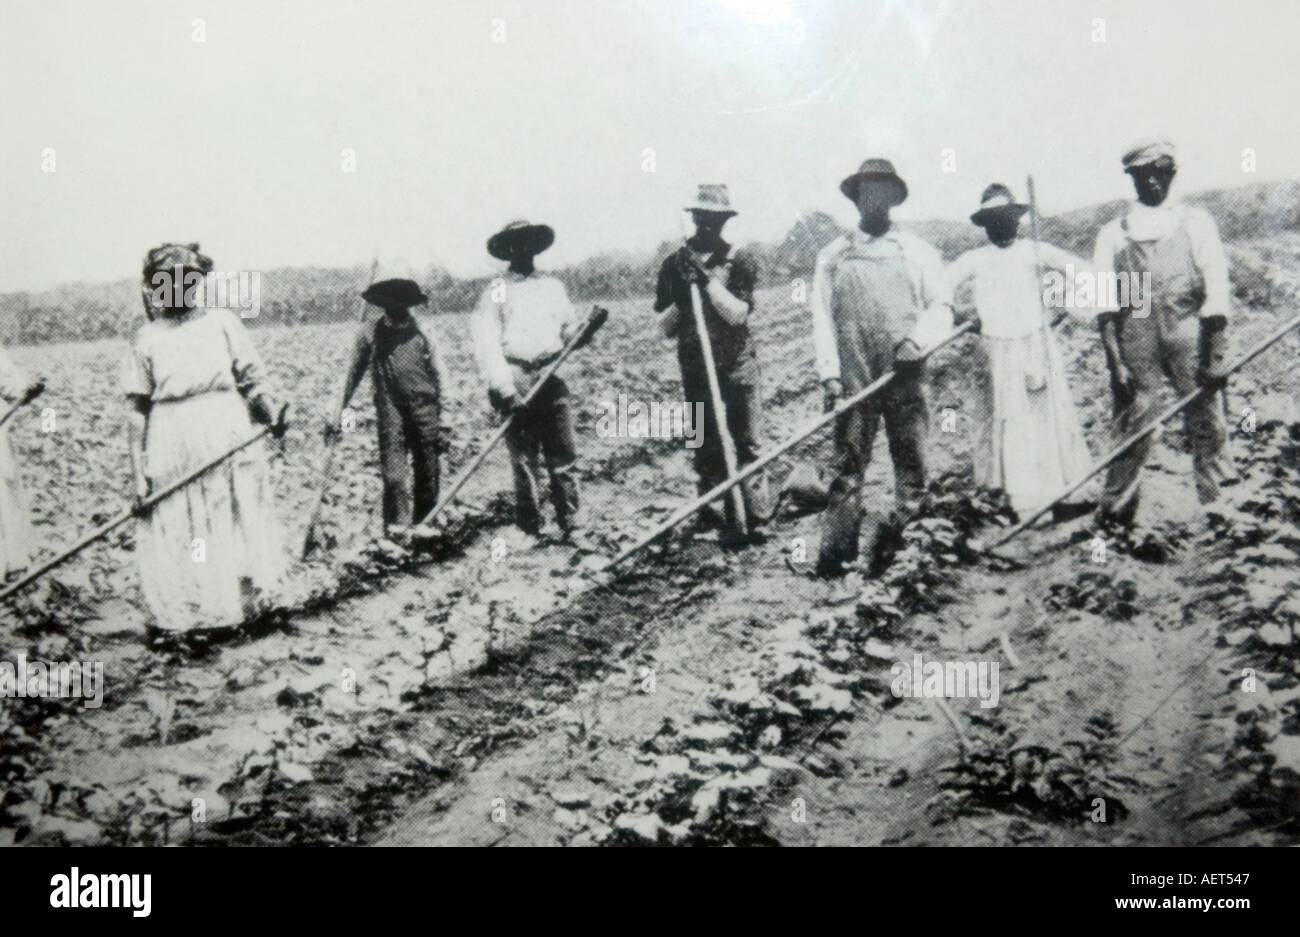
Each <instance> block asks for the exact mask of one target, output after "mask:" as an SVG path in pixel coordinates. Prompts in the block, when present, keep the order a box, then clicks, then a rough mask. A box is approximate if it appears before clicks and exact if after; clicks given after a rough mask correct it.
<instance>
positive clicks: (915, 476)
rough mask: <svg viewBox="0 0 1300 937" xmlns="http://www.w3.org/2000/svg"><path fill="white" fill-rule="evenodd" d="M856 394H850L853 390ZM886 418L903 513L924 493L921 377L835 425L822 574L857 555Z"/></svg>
mask: <svg viewBox="0 0 1300 937" xmlns="http://www.w3.org/2000/svg"><path fill="white" fill-rule="evenodd" d="M850 392H851V391H850ZM881 417H883V418H884V421H885V437H886V438H887V439H888V440H889V454H890V456H891V457H892V458H893V462H894V489H895V493H896V496H897V500H898V509H897V510H898V513H900V514H902V515H904V516H905V515H907V514H909V513H911V512H912V511H915V510H916V508H917V507H918V506H919V504H920V501H921V498H922V496H924V494H925V437H926V433H927V432H928V428H929V412H928V410H927V408H926V402H925V392H924V385H923V381H922V378H921V377H920V376H919V375H918V376H916V377H912V378H906V379H902V378H895V379H894V380H892V381H890V382H889V384H887V385H886V386H885V387H884V389H883V390H881V391H880V392H879V393H877V394H874V395H872V396H871V397H868V398H867V399H866V400H865V401H863V402H862V403H861V404H859V405H858V406H856V407H854V408H853V409H852V410H850V411H848V412H847V413H845V414H843V415H841V416H840V418H839V419H838V420H837V421H836V424H835V457H834V459H833V460H832V462H831V471H832V475H833V478H832V481H831V487H830V493H829V503H828V505H827V507H826V512H825V514H824V515H823V517H822V538H821V547H820V550H819V554H818V558H817V567H818V569H819V571H821V572H822V573H825V574H832V573H837V572H839V571H840V570H841V569H842V567H843V564H844V563H848V562H850V561H852V560H854V559H855V558H856V557H857V555H858V538H859V536H860V535H861V529H862V473H863V472H864V471H866V468H867V466H868V465H869V464H870V463H871V450H872V444H873V443H874V442H875V438H876V430H877V429H878V427H879V425H880V419H881Z"/></svg>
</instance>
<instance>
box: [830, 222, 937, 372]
mask: <svg viewBox="0 0 1300 937" xmlns="http://www.w3.org/2000/svg"><path fill="white" fill-rule="evenodd" d="M886 242H892V243H893V244H897V245H898V247H900V248H901V249H902V253H903V263H904V266H905V267H906V269H907V278H908V281H909V282H910V283H911V285H912V297H913V299H914V300H915V301H916V304H917V306H918V307H919V308H918V312H917V317H916V327H915V328H914V329H913V331H912V335H911V338H912V341H914V342H916V344H917V345H918V346H919V347H920V348H925V347H927V346H929V345H932V344H934V343H935V342H937V341H939V340H940V339H942V338H943V337H944V336H945V335H947V334H948V332H950V331H951V330H952V327H953V325H952V308H951V305H950V295H949V292H948V290H947V285H946V279H945V277H944V271H943V258H942V257H940V255H939V252H938V251H937V250H935V249H934V248H933V247H931V246H930V245H929V244H927V243H926V242H925V241H923V240H921V239H920V238H919V237H916V236H915V235H913V234H908V233H907V232H906V231H899V230H898V229H897V228H890V229H889V230H888V231H886V232H885V233H884V234H883V235H881V236H880V237H873V236H872V235H870V234H867V233H866V232H864V231H861V230H858V229H854V230H853V231H850V232H849V233H848V234H845V235H843V236H841V237H838V238H836V239H835V240H834V241H831V243H829V244H827V245H826V246H825V247H823V248H822V249H821V250H820V251H819V252H818V254H817V264H816V267H815V268H814V270H813V286H812V295H811V296H810V297H809V300H808V304H809V306H810V307H811V309H812V320H813V351H814V354H815V356H816V362H817V374H818V376H819V377H820V378H821V380H823V381H828V380H830V379H832V378H836V379H838V378H839V376H840V352H839V346H838V343H837V341H836V338H835V319H834V315H833V313H832V305H831V301H832V297H831V290H832V285H833V283H834V280H835V278H834V271H835V265H836V264H837V263H838V262H839V259H840V258H841V257H842V256H843V255H844V253H845V252H846V251H847V250H848V249H849V248H850V247H853V248H855V249H856V250H858V251H860V252H870V251H871V250H872V248H873V246H875V245H884V244H885V243H886ZM891 249H892V248H891Z"/></svg>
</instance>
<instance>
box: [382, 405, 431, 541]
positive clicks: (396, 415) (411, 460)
mask: <svg viewBox="0 0 1300 937" xmlns="http://www.w3.org/2000/svg"><path fill="white" fill-rule="evenodd" d="M375 412H376V414H377V415H378V418H379V466H380V471H381V472H382V473H383V476H384V525H385V526H387V525H389V524H403V525H405V524H411V523H414V522H417V521H420V520H423V519H424V517H425V515H427V514H428V513H429V512H430V511H431V510H433V506H434V505H435V504H437V503H438V484H439V466H438V454H439V445H440V441H439V435H438V427H439V425H440V423H441V416H442V414H441V407H440V406H439V403H438V402H437V401H436V400H414V401H399V400H397V399H395V398H394V397H392V396H390V395H388V394H377V395H376V396H375ZM412 489H414V490H412Z"/></svg>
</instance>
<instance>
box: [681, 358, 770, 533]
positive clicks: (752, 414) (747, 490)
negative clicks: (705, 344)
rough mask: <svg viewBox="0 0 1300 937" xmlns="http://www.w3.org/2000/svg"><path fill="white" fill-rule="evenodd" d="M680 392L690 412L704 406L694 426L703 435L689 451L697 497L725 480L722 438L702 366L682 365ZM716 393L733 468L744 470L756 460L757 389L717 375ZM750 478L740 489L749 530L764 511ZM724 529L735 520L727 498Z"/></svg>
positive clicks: (760, 405)
mask: <svg viewBox="0 0 1300 937" xmlns="http://www.w3.org/2000/svg"><path fill="white" fill-rule="evenodd" d="M682 389H683V391H684V393H685V395H686V405H687V406H688V407H691V408H692V410H691V412H692V413H693V412H694V405H695V404H696V403H703V404H704V424H703V426H697V427H696V432H697V433H700V432H702V433H703V440H702V442H701V444H700V446H699V447H698V448H696V449H695V450H693V452H692V457H693V459H694V464H695V474H696V476H697V478H698V482H697V487H698V489H699V492H700V494H704V493H705V492H706V491H709V490H711V489H712V488H713V487H714V486H716V485H718V484H720V483H721V482H723V481H725V480H726V478H727V460H726V457H725V456H724V455H723V449H722V435H721V434H720V433H719V432H718V417H717V414H716V413H714V412H713V409H714V408H713V395H712V394H711V393H710V391H709V381H708V377H707V375H706V374H705V371H704V366H703V364H701V365H699V366H698V368H696V367H692V366H687V365H683V367H682ZM718 391H719V396H721V397H722V407H723V409H724V410H726V412H727V422H726V425H727V431H728V432H729V433H730V434H731V441H732V442H733V443H734V444H735V447H736V467H737V468H738V469H740V468H744V467H745V466H746V465H748V464H749V463H751V462H753V461H754V460H755V459H757V458H758V455H759V449H758V446H759V436H760V434H761V432H762V420H763V403H762V398H761V396H760V394H759V390H758V387H756V386H755V385H754V384H752V383H750V382H749V381H745V382H743V383H742V382H739V381H736V380H733V379H732V378H731V377H730V376H729V375H724V374H719V375H718ZM762 474H763V473H762V472H759V473H758V475H756V476H754V477H751V478H750V479H749V480H748V481H746V482H744V483H743V484H742V485H741V490H742V494H743V496H744V505H745V517H746V518H747V519H748V520H749V523H750V525H751V526H752V525H753V524H754V523H755V522H756V521H758V520H759V518H760V517H761V516H762V515H761V513H760V512H762V511H764V510H766V506H765V505H763V504H762V503H761V502H762V501H763V500H764V499H763V498H762V497H761V496H760V491H761V488H762V483H761V481H760V480H759V478H758V476H761V475H762ZM724 504H725V505H726V507H725V511H726V521H727V526H728V527H737V526H739V525H738V518H736V517H735V509H734V508H733V507H732V501H731V498H730V497H726V498H725V500H724Z"/></svg>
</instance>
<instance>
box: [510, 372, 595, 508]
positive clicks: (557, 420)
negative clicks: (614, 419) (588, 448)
mask: <svg viewBox="0 0 1300 937" xmlns="http://www.w3.org/2000/svg"><path fill="white" fill-rule="evenodd" d="M512 369H513V370H514V371H515V372H516V375H515V376H516V381H515V384H516V388H517V391H518V393H519V396H520V399H523V396H524V394H526V393H528V389H529V388H530V387H531V386H532V379H533V375H532V374H529V373H528V372H525V371H524V370H523V369H520V368H518V367H513V368H512ZM506 446H507V447H508V448H509V450H510V467H511V469H512V471H513V472H514V479H515V522H516V523H517V524H518V525H519V526H520V528H522V529H523V530H525V531H526V532H528V533H530V534H536V533H538V532H539V531H540V530H541V527H542V513H541V506H540V498H539V489H540V487H541V472H540V464H539V463H540V462H541V461H542V460H545V464H546V471H547V474H548V475H549V476H550V482H551V505H552V506H553V507H554V509H555V523H556V524H557V525H558V526H559V528H560V529H561V530H562V531H566V532H567V531H571V530H573V529H574V528H576V527H577V526H578V479H577V474H576V464H577V460H578V453H577V447H576V446H575V444H574V439H573V407H572V403H571V401H570V398H569V388H568V386H566V385H565V383H564V381H562V380H561V379H560V378H558V377H552V378H551V379H550V380H548V381H547V382H546V385H545V386H544V387H543V388H542V389H541V391H540V392H539V393H538V394H537V396H536V397H534V398H533V400H532V401H531V402H529V404H528V406H527V407H524V408H522V409H520V410H518V411H516V413H515V418H514V421H513V422H512V423H511V424H510V430H509V432H507V433H506Z"/></svg>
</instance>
